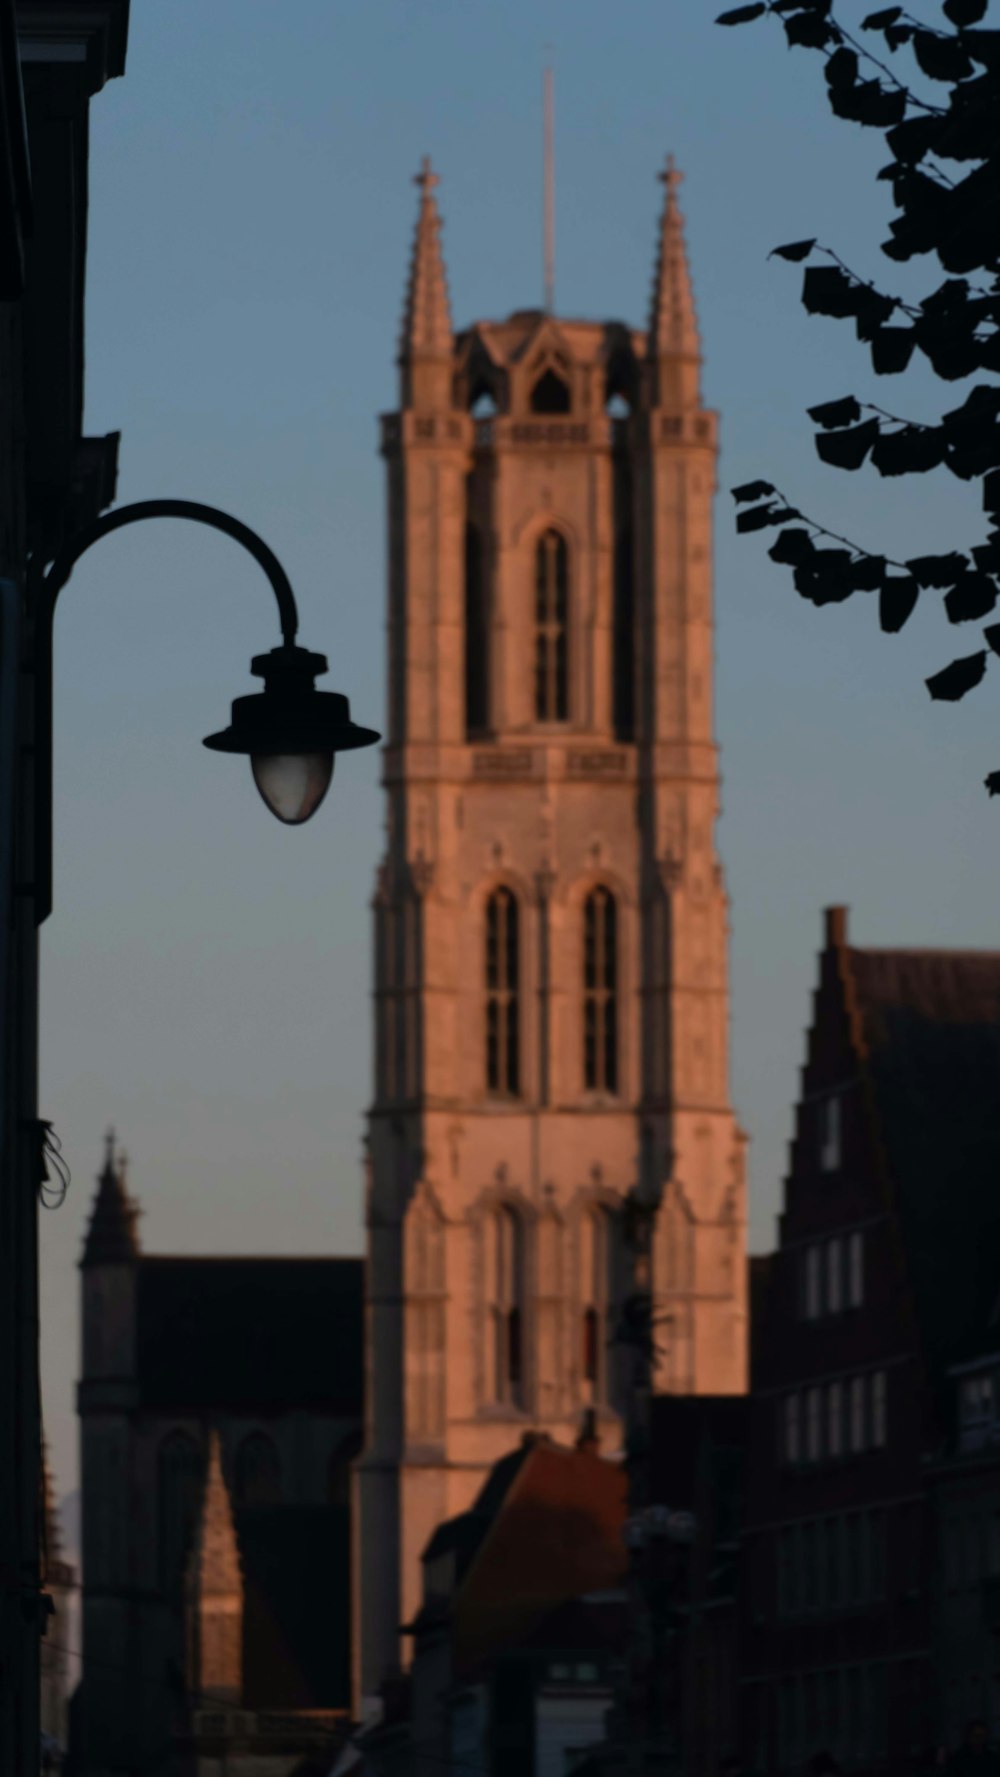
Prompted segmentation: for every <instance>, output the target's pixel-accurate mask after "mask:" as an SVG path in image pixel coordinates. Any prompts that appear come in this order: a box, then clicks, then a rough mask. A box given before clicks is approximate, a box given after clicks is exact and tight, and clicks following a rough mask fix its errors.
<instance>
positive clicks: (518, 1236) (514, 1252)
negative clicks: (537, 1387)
mask: <svg viewBox="0 0 1000 1777" xmlns="http://www.w3.org/2000/svg"><path fill="white" fill-rule="evenodd" d="M490 1235H491V1246H492V1251H491V1252H490V1254H489V1258H488V1263H489V1266H490V1271H491V1274H492V1275H491V1279H490V1283H491V1294H492V1298H493V1300H492V1305H491V1310H490V1315H491V1321H492V1327H491V1333H492V1347H493V1349H492V1368H493V1378H492V1381H493V1388H492V1394H493V1399H494V1400H495V1401H498V1402H501V1403H506V1404H509V1405H511V1406H518V1405H520V1402H521V1398H522V1385H523V1375H524V1351H523V1340H524V1239H523V1229H522V1225H521V1218H520V1216H519V1215H518V1214H517V1212H516V1210H513V1209H510V1208H509V1207H507V1206H506V1205H504V1207H503V1208H501V1209H498V1210H497V1211H496V1213H495V1214H494V1215H493V1217H492V1218H491V1226H490Z"/></svg>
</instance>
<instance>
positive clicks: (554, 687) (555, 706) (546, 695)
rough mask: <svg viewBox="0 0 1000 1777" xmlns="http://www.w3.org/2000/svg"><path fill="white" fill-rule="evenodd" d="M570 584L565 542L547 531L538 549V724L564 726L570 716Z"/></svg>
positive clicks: (537, 546)
mask: <svg viewBox="0 0 1000 1777" xmlns="http://www.w3.org/2000/svg"><path fill="white" fill-rule="evenodd" d="M568 582H569V552H568V550H567V548H566V539H565V537H563V536H561V535H560V533H559V532H558V531H554V530H548V531H545V532H544V533H543V535H542V536H541V537H539V539H538V543H537V545H536V548H535V717H536V720H537V721H539V722H565V720H566V716H567V714H568V691H567V684H568V675H567V658H568V656H567V647H568V622H567V611H568V603H569V587H568Z"/></svg>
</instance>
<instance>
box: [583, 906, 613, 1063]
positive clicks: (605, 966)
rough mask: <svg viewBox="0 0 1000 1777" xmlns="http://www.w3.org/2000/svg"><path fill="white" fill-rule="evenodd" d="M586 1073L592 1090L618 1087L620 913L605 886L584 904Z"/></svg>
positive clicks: (584, 1041) (584, 1049) (584, 1048)
mask: <svg viewBox="0 0 1000 1777" xmlns="http://www.w3.org/2000/svg"><path fill="white" fill-rule="evenodd" d="M583 1077H584V1084H585V1086H586V1087H587V1090H588V1091H590V1092H617V1090H618V914H617V909H616V907H615V898H614V895H612V894H611V893H610V892H609V890H608V889H606V888H595V889H593V890H592V891H591V893H590V894H589V895H588V896H587V899H586V901H585V902H584V904H583Z"/></svg>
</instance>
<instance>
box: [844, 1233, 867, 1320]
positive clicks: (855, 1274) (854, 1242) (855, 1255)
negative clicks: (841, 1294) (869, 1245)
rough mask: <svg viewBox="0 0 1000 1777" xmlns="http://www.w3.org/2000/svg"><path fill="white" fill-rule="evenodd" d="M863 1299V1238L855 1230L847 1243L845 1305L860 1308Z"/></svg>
mask: <svg viewBox="0 0 1000 1777" xmlns="http://www.w3.org/2000/svg"><path fill="white" fill-rule="evenodd" d="M864 1299H865V1237H864V1235H863V1234H862V1233H861V1230H860V1229H855V1231H854V1233H853V1234H852V1235H851V1236H850V1238H849V1240H848V1242H847V1304H848V1307H849V1308H860V1307H861V1304H862V1302H863V1301H864Z"/></svg>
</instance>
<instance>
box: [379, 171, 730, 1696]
mask: <svg viewBox="0 0 1000 1777" xmlns="http://www.w3.org/2000/svg"><path fill="white" fill-rule="evenodd" d="M679 179H680V175H679V174H678V173H677V172H676V171H675V170H674V169H673V166H672V164H671V163H669V162H668V166H667V171H666V172H665V173H664V175H663V181H664V185H665V202H664V208H663V215H662V221H661V224H660V234H659V242H658V250H657V259H656V270H655V276H654V282H653V292H652V302H651V307H650V314H649V325H648V328H647V330H646V332H644V333H643V332H639V331H636V330H635V329H633V328H631V327H629V326H627V325H625V324H624V323H623V322H620V321H580V320H562V319H560V318H558V317H557V316H555V315H553V314H548V313H544V312H541V311H539V310H535V309H527V310H521V311H518V312H517V313H515V314H512V315H511V316H509V317H508V319H507V320H505V321H481V322H477V323H475V324H474V325H472V326H470V327H468V328H467V329H466V330H465V331H464V332H459V333H456V332H455V331H454V330H453V327H452V319H451V313H450V308H449V299H448V287H447V281H446V276H445V269H444V261H443V256H442V249H441V225H440V220H439V216H438V211H437V206H436V202H435V197H434V187H435V185H436V183H437V181H436V179H435V177H434V175H433V174H432V172H431V170H430V166H429V163H427V162H426V161H425V163H424V166H423V170H422V171H421V173H420V174H419V176H418V178H417V185H418V187H419V191H420V208H419V215H418V220H417V229H416V237H415V242H414V249H413V258H412V263H411V267H410V276H409V283H408V287H407V294H406V302H405V308H404V316H403V330H402V338H401V341H400V352H399V365H400V384H401V387H400V408H399V411H398V412H397V413H393V414H389V415H387V416H385V417H384V419H383V421H382V452H383V455H384V457H385V459H386V465H387V472H388V528H389V589H388V591H389V625H388V634H389V717H388V740H387V745H386V748H385V754H384V763H385V774H384V781H385V789H386V803H387V824H388V837H387V847H386V855H385V859H384V862H383V864H382V866H381V870H380V873H379V878H378V884H377V889H376V895H375V922H376V964H375V1007H376V1041H375V1052H376V1063H375V1065H376V1080H375V1100H374V1104H373V1107H372V1112H371V1122H370V1178H369V1188H368V1206H367V1217H368V1310H367V1312H368V1331H367V1340H368V1383H369V1388H368V1424H367V1439H366V1449H365V1454H364V1456H363V1458H362V1460H361V1462H360V1464H359V1467H358V1473H357V1484H358V1506H359V1510H358V1513H357V1520H358V1523H357V1537H358V1542H357V1550H356V1555H357V1559H356V1562H355V1575H356V1587H357V1599H356V1603H357V1612H358V1618H359V1634H358V1635H357V1636H356V1638H355V1639H356V1647H357V1653H356V1660H357V1670H356V1674H355V1679H356V1687H357V1694H358V1698H359V1701H360V1702H361V1705H362V1707H364V1706H365V1705H366V1704H367V1703H368V1701H369V1700H370V1699H371V1698H373V1697H374V1695H375V1694H376V1692H377V1689H378V1685H379V1682H380V1680H381V1678H382V1676H383V1675H384V1673H385V1672H386V1671H387V1670H388V1669H391V1668H392V1667H393V1666H395V1665H398V1664H399V1663H401V1662H402V1659H403V1655H402V1653H401V1651H400V1649H401V1645H402V1644H401V1642H400V1637H399V1629H400V1625H402V1624H405V1623H406V1622H408V1621H410V1620H411V1619H412V1616H413V1614H414V1612H415V1610H416V1608H417V1606H418V1603H419V1595H420V1593H419V1588H420V1557H421V1553H422V1551H423V1549H424V1547H425V1545H426V1543H427V1541H428V1538H429V1537H430V1535H431V1533H432V1531H433V1530H434V1528H435V1527H436V1525H437V1524H439V1523H440V1522H441V1520H442V1519H444V1518H447V1517H449V1516H451V1515H453V1514H455V1513H457V1512H460V1511H462V1510H464V1509H465V1508H466V1507H467V1506H468V1505H469V1503H470V1501H471V1499H472V1498H473V1496H474V1494H475V1493H476V1491H477V1490H478V1488H479V1487H480V1485H481V1484H482V1481H483V1479H484V1477H485V1474H486V1472H487V1471H488V1469H489V1467H490V1466H491V1464H492V1463H494V1462H495V1461H496V1460H497V1459H498V1458H499V1457H500V1456H502V1455H504V1454H505V1453H507V1452H508V1451H509V1450H511V1449H512V1448H513V1447H514V1446H515V1445H516V1444H517V1443H518V1442H519V1440H520V1437H521V1435H522V1433H523V1432H524V1431H525V1430H528V1429H532V1428H537V1429H541V1430H545V1431H548V1432H549V1433H551V1434H552V1435H553V1436H554V1437H556V1438H557V1439H560V1440H562V1441H566V1442H570V1441H572V1440H573V1438H574V1436H575V1435H576V1431H577V1429H578V1426H579V1423H580V1417H581V1413H582V1412H583V1410H584V1409H585V1408H593V1409H594V1410H595V1413H596V1415H597V1419H598V1423H599V1425H600V1428H601V1432H602V1437H603V1444H604V1448H605V1449H606V1450H613V1449H614V1448H616V1447H617V1446H618V1445H619V1442H620V1426H621V1417H620V1415H621V1408H622V1378H621V1376H620V1374H619V1370H620V1361H621V1354H620V1349H619V1347H618V1346H616V1344H615V1342H614V1334H615V1330H616V1324H617V1309H618V1306H619V1303H620V1300H621V1296H622V1292H623V1289H624V1287H625V1273H624V1254H623V1250H622V1240H621V1213H620V1212H621V1206H622V1203H623V1200H624V1199H625V1197H626V1196H627V1195H628V1193H630V1192H632V1191H636V1192H639V1193H641V1194H642V1195H643V1196H644V1197H645V1198H646V1199H647V1200H652V1201H654V1202H656V1203H658V1205H659V1210H658V1216H657V1223H656V1233H655V1237H654V1248H653V1268H654V1291H655V1301H656V1310H657V1314H658V1316H659V1317H660V1345H661V1349H662V1355H661V1358H660V1361H659V1364H658V1369H657V1378H656V1386H657V1387H658V1388H659V1389H661V1390H664V1391H675V1392H680V1393H731V1392H741V1391H742V1390H743V1389H744V1388H745V1386H746V1302H745V1264H744V1249H745V1216H746V1209H745V1183H744V1142H743V1137H742V1135H741V1133H740V1130H739V1128H738V1126H737V1123H736V1121H735V1118H734V1115H733V1111H732V1107H731V1104H730V1100H729V1086H728V1062H727V1025H728V1010H729V1008H728V993H727V980H726V945H727V900H726V892H725V887H724V883H723V875H722V868H721V865H720V863H719V859H718V856H717V853H716V850H715V841H714V827H715V820H716V815H717V812H718V760H717V752H716V748H715V745H714V741H713V729H712V635H713V632H712V567H711V508H712V494H713V490H714V476H715V457H716V418H715V415H714V414H713V413H710V412H708V411H706V409H705V408H704V407H703V406H702V404H701V397H700V388H699V365H700V346H699V340H698V331H697V323H696V317H695V310H694V302H693V298H692V292H691V284H690V278H689V273H688V266H687V258H686V253H685V246H684V238H683V230H682V222H681V216H680V211H679V208H678V201H677V187H678V184H679Z"/></svg>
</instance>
